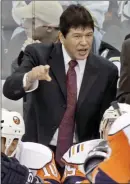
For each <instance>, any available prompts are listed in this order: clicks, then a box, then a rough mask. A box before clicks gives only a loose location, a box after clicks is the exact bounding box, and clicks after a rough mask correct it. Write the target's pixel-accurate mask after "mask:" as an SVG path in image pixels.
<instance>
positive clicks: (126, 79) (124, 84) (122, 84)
mask: <svg viewBox="0 0 130 184" xmlns="http://www.w3.org/2000/svg"><path fill="white" fill-rule="evenodd" d="M117 98H118V101H119V102H121V103H128V104H130V38H129V39H127V38H126V40H125V41H124V43H123V45H122V51H121V72H120V81H119V91H118V95H117Z"/></svg>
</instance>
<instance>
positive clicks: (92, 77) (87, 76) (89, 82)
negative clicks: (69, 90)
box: [77, 54, 98, 110]
mask: <svg viewBox="0 0 130 184" xmlns="http://www.w3.org/2000/svg"><path fill="white" fill-rule="evenodd" d="M93 59H94V56H93V54H90V55H89V57H88V59H87V62H86V66H85V70H84V76H83V80H82V84H81V88H80V92H79V97H78V104H77V110H79V108H80V107H81V104H82V102H83V101H84V99H85V97H86V96H87V94H88V93H89V91H90V89H91V88H92V86H93V85H94V83H95V81H96V79H97V77H98V70H97V68H96V66H95V63H94V62H93Z"/></svg>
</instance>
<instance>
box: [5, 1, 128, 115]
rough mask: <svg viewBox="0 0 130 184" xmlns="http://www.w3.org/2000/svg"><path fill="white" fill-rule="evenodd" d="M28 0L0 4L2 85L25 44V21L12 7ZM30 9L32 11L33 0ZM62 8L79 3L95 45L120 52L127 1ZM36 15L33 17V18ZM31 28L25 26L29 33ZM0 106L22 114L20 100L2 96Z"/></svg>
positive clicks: (125, 21)
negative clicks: (89, 16)
mask: <svg viewBox="0 0 130 184" xmlns="http://www.w3.org/2000/svg"><path fill="white" fill-rule="evenodd" d="M30 2H31V0H26V1H10V0H8V1H6V0H3V1H2V2H1V10H2V12H1V21H2V22H1V26H2V38H1V40H2V45H1V46H2V49H1V52H2V63H1V66H2V70H1V77H2V85H3V84H4V81H5V79H6V78H7V77H8V76H9V75H10V74H11V72H12V71H13V69H12V63H13V61H14V60H16V59H17V58H18V56H19V53H20V51H21V49H22V46H23V43H24V42H25V41H26V39H27V36H26V31H27V27H26V26H25V24H24V21H25V19H22V18H19V17H18V16H16V15H15V13H14V10H15V8H19V7H24V6H27V5H28V4H29V3H30ZM33 2H34V7H33V6H32V8H34V9H35V1H33ZM59 2H60V4H61V5H62V6H63V9H66V7H67V6H68V5H70V4H73V3H75V4H76V3H80V4H82V5H83V6H85V7H86V8H87V9H89V10H90V12H91V13H92V15H93V16H94V18H95V21H96V24H97V29H96V30H95V35H96V39H97V43H98V44H99V46H100V40H103V41H105V42H106V43H108V44H110V45H111V46H113V47H114V48H116V49H117V50H118V51H120V50H121V47H122V42H123V40H124V38H125V36H126V35H127V34H129V33H130V1H116V0H113V1H59ZM36 16H37V15H36ZM34 17H35V13H34V14H33V13H32V20H31V21H32V22H31V23H32V25H31V23H30V24H29V26H30V27H31V30H32V32H33V18H34ZM2 107H3V108H7V109H9V110H17V111H18V112H20V113H21V114H22V109H23V107H22V100H19V101H11V100H9V99H6V98H5V97H4V96H3V95H2Z"/></svg>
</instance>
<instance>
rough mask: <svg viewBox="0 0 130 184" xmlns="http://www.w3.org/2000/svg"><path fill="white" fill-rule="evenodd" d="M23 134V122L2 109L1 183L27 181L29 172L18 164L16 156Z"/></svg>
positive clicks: (15, 183)
mask: <svg viewBox="0 0 130 184" xmlns="http://www.w3.org/2000/svg"><path fill="white" fill-rule="evenodd" d="M24 133H25V128H24V121H23V118H22V117H21V115H20V114H19V113H17V112H9V111H8V110H6V109H2V118H1V152H2V153H1V183H2V184H13V183H14V184H25V183H26V182H27V181H28V182H30V183H31V181H30V180H29V178H30V173H29V170H28V169H27V168H26V167H25V166H22V165H21V164H19V162H18V160H17V159H15V158H14V157H13V156H14V155H15V154H16V151H17V149H18V145H19V144H20V141H21V138H22V136H23V134H24Z"/></svg>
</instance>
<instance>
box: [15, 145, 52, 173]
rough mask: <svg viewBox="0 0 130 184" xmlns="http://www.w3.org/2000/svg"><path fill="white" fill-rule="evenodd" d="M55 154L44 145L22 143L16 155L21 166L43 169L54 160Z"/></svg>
mask: <svg viewBox="0 0 130 184" xmlns="http://www.w3.org/2000/svg"><path fill="white" fill-rule="evenodd" d="M52 157H53V152H52V151H51V150H50V149H49V148H48V147H47V146H44V145H42V144H38V143H33V142H22V143H21V145H20V148H19V150H18V152H17V154H16V158H17V159H18V160H19V162H20V164H22V165H25V166H26V167H28V168H30V169H35V170H37V169H41V168H42V167H44V166H45V165H46V164H47V163H49V162H50V161H51V160H52Z"/></svg>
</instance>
